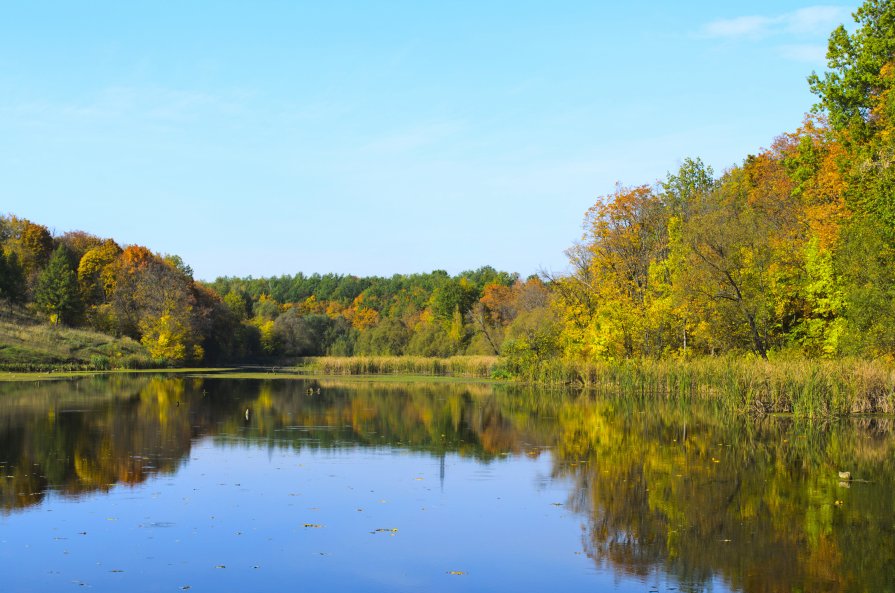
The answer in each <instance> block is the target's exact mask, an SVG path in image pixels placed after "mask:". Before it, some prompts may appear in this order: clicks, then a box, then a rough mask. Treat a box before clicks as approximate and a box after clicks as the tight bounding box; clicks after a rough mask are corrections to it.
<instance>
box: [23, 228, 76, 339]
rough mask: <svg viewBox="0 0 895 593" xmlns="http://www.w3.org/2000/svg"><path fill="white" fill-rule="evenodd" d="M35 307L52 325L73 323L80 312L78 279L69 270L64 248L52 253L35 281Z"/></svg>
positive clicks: (72, 271)
mask: <svg viewBox="0 0 895 593" xmlns="http://www.w3.org/2000/svg"><path fill="white" fill-rule="evenodd" d="M34 302H35V304H36V305H37V307H38V308H39V309H40V310H41V311H43V312H44V313H46V314H47V315H49V316H50V320H51V321H52V322H53V324H57V323H59V322H62V323H66V324H68V323H71V322H73V321H74V320H75V319H76V318H77V316H78V314H79V313H80V311H81V295H80V290H79V289H78V278H77V276H76V275H75V271H74V270H72V269H71V267H70V264H69V257H68V254H67V253H66V250H65V247H64V246H62V245H60V246H59V247H57V248H56V250H55V251H53V255H51V256H50V261H49V263H47V267H46V268H44V269H43V270H42V271H41V272H40V275H39V276H38V279H37V288H36V290H35V293H34Z"/></svg>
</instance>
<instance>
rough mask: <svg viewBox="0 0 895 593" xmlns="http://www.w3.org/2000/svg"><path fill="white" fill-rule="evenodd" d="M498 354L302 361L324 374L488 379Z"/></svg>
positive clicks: (495, 364)
mask: <svg viewBox="0 0 895 593" xmlns="http://www.w3.org/2000/svg"><path fill="white" fill-rule="evenodd" d="M498 363H499V359H498V358H497V357H496V356H451V357H448V358H429V357H425V356H321V357H315V358H306V359H303V360H302V361H300V364H301V366H305V367H307V368H308V369H309V370H311V371H312V372H315V373H320V374H322V375H424V376H446V377H466V378H473V379H488V378H491V376H492V375H494V373H495V370H496V369H497V367H498Z"/></svg>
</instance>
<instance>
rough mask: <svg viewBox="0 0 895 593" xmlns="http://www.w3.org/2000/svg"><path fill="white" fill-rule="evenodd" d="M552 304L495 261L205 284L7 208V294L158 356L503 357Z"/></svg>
mask: <svg viewBox="0 0 895 593" xmlns="http://www.w3.org/2000/svg"><path fill="white" fill-rule="evenodd" d="M548 301H549V289H548V287H547V286H546V285H545V284H544V283H543V282H542V281H541V280H539V279H538V278H537V277H531V278H528V279H527V280H524V281H523V280H520V279H519V277H518V275H516V274H510V273H507V272H499V271H497V270H495V269H494V268H492V267H489V266H486V267H482V268H479V269H478V270H474V271H468V272H463V273H461V274H458V275H456V276H450V275H449V274H447V272H444V271H435V272H432V273H429V274H412V275H395V276H392V277H391V278H380V277H367V278H359V277H356V276H347V275H345V276H343V275H336V274H326V275H318V274H314V275H311V276H305V275H303V274H297V275H295V276H281V277H278V278H263V279H253V278H244V279H240V278H219V279H218V280H216V281H215V282H213V283H211V284H204V283H202V282H197V281H195V280H194V279H193V276H192V270H191V269H190V268H189V266H187V265H186V264H185V263H184V262H183V261H182V260H181V258H179V257H177V256H171V255H160V254H157V253H153V252H152V251H150V250H149V249H147V248H146V247H142V246H139V245H130V246H120V245H118V243H116V242H115V241H114V240H112V239H106V238H101V237H97V236H94V235H91V234H88V233H85V232H82V231H73V232H68V233H65V234H63V235H61V236H58V237H54V236H53V235H52V234H51V233H50V231H49V230H48V229H47V227H45V226H43V225H40V224H38V223H35V222H32V221H30V220H27V219H23V218H18V217H16V216H13V215H7V216H0V302H5V303H6V305H7V307H19V308H24V309H26V310H29V311H31V312H32V314H34V315H35V316H37V317H42V318H44V319H45V320H47V321H48V322H50V323H52V324H62V325H66V326H72V327H89V328H91V329H94V330H97V331H101V332H104V333H107V334H111V335H116V336H128V337H130V338H133V339H135V340H138V341H139V342H140V343H141V344H143V346H144V347H145V348H146V350H147V352H148V355H149V356H150V357H151V359H152V360H153V362H152V363H153V364H168V365H183V364H196V363H200V362H205V363H221V362H248V361H257V360H279V359H283V358H285V357H299V356H319V355H336V356H352V355H356V354H365V355H418V356H439V357H446V356H452V355H458V354H488V355H496V354H499V353H501V352H502V351H503V350H504V346H505V342H509V343H514V342H519V343H527V341H529V336H530V335H531V334H532V332H533V331H534V329H535V328H537V327H539V326H540V325H541V324H543V322H544V320H545V319H547V320H550V319H552V310H551V309H550V308H549V307H548ZM121 362H122V361H115V360H111V361H110V364H111V365H112V366H116V364H118V363H121ZM122 364H123V363H122ZM129 364H130V363H129Z"/></svg>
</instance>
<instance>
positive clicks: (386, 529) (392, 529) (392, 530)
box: [370, 527, 398, 535]
mask: <svg viewBox="0 0 895 593" xmlns="http://www.w3.org/2000/svg"><path fill="white" fill-rule="evenodd" d="M370 533H388V534H390V535H395V534H396V533H398V528H397V527H390V528H389V527H380V528H379V529H374V530H373V531H371V532H370Z"/></svg>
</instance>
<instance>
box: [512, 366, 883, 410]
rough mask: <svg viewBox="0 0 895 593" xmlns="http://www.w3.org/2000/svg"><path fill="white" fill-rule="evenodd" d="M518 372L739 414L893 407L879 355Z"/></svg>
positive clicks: (544, 380)
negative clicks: (707, 404) (869, 358)
mask: <svg viewBox="0 0 895 593" xmlns="http://www.w3.org/2000/svg"><path fill="white" fill-rule="evenodd" d="M520 376H521V377H522V378H523V379H524V380H526V381H529V382H533V383H542V384H549V385H559V384H562V385H571V386H579V387H584V388H589V389H596V390H600V391H612V392H616V393H620V394H624V395H628V396H640V397H653V398H655V397H675V398H688V399H703V400H710V401H714V402H716V403H718V404H720V405H723V406H725V407H727V408H729V409H730V410H731V411H735V412H742V413H756V414H771V413H789V414H794V415H797V416H801V417H809V418H819V417H832V416H844V415H849V414H893V413H895V366H893V365H892V364H890V363H886V362H880V361H867V360H857V359H841V360H809V359H791V360H771V361H766V360H759V359H751V358H734V357H720V358H701V359H694V360H682V361H678V360H638V361H619V362H584V363H582V362H569V361H561V360H551V361H546V362H544V363H542V364H541V365H539V367H538V368H537V369H535V370H534V372H529V373H527V374H525V373H522V374H520Z"/></svg>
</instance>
